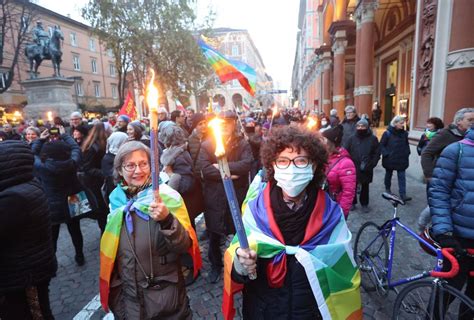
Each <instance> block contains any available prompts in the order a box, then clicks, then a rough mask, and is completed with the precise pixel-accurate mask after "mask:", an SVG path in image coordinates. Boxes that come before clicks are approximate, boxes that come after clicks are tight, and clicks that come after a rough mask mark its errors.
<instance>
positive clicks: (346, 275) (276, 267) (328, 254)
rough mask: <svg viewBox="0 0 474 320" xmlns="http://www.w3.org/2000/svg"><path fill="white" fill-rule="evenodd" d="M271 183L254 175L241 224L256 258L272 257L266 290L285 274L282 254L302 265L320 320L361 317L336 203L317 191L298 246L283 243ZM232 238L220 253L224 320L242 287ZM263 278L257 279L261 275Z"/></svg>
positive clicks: (352, 263) (356, 272) (232, 311)
mask: <svg viewBox="0 0 474 320" xmlns="http://www.w3.org/2000/svg"><path fill="white" fill-rule="evenodd" d="M270 187H271V186H270V184H269V183H268V184H267V183H263V182H261V177H260V176H259V175H257V177H256V179H255V180H254V182H253V183H252V184H251V186H250V188H249V191H248V193H247V198H246V199H245V201H244V204H243V211H244V214H243V222H244V226H245V231H246V233H247V236H248V240H249V244H250V247H251V248H252V249H253V250H255V251H256V252H257V256H258V257H261V258H273V261H272V262H271V263H270V264H269V266H268V268H267V270H266V271H267V273H268V274H267V279H268V281H269V285H270V287H281V286H282V285H283V283H284V279H285V275H286V255H295V257H296V259H297V260H298V261H299V263H301V265H302V266H303V267H304V270H305V273H306V276H307V277H308V280H309V283H310V285H311V290H312V292H313V295H314V297H315V300H316V302H317V304H318V309H319V311H320V313H321V315H322V317H323V319H325V320H326V319H334V320H342V319H347V320H356V319H362V305H361V297H360V288H359V287H360V272H359V270H358V268H357V265H356V263H355V261H354V260H353V255H352V248H351V237H352V235H351V233H350V231H349V229H348V228H347V225H346V222H345V219H344V215H343V214H342V210H341V208H340V207H339V205H338V204H337V203H335V202H334V201H332V200H331V199H330V197H329V196H328V195H327V194H326V193H325V192H324V191H323V190H319V193H318V197H317V202H316V205H315V208H314V211H313V214H312V215H311V218H310V220H309V223H308V225H307V227H306V230H305V236H304V239H303V242H302V243H301V244H300V245H299V246H288V245H285V244H284V240H283V237H282V234H281V232H280V230H279V228H278V226H277V224H276V222H275V218H274V215H273V211H272V208H271V204H270ZM238 247H239V243H238V239H237V237H234V240H233V241H232V243H231V245H230V246H229V248H228V249H227V250H226V252H225V255H224V292H223V302H222V312H223V314H224V318H225V319H226V320H230V319H233V318H234V316H235V309H234V297H233V296H234V294H235V293H237V292H239V291H241V290H242V288H243V285H242V284H239V283H236V282H234V281H233V280H232V279H231V272H232V265H233V261H234V259H235V258H236V257H235V250H236V249H237V248H238ZM260 276H263V275H257V277H260Z"/></svg>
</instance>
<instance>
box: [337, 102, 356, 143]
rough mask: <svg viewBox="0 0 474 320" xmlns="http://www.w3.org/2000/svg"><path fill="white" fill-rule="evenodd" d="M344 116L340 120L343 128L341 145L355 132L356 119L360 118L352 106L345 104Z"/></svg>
mask: <svg viewBox="0 0 474 320" xmlns="http://www.w3.org/2000/svg"><path fill="white" fill-rule="evenodd" d="M344 113H345V115H346V116H345V118H344V120H342V122H341V125H342V128H343V135H342V145H343V146H344V145H345V144H346V143H347V141H349V139H350V138H351V137H352V136H353V135H354V134H355V132H356V124H357V121H359V120H360V118H359V116H357V111H356V108H355V107H354V106H347V107H346V108H345V109H344Z"/></svg>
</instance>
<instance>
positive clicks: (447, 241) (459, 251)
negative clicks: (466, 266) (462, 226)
mask: <svg viewBox="0 0 474 320" xmlns="http://www.w3.org/2000/svg"><path fill="white" fill-rule="evenodd" d="M436 239H437V240H438V243H439V245H440V246H441V247H442V248H453V249H454V253H455V255H456V256H461V255H463V254H464V249H463V248H462V246H461V244H460V243H459V241H458V240H457V239H456V238H455V237H454V236H453V235H451V234H447V233H443V234H440V235H439V236H437V237H436Z"/></svg>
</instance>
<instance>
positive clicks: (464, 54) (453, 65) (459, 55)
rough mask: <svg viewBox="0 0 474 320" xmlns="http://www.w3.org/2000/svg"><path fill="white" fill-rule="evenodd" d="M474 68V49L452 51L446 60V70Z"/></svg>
mask: <svg viewBox="0 0 474 320" xmlns="http://www.w3.org/2000/svg"><path fill="white" fill-rule="evenodd" d="M473 67H474V48H466V49H462V50H456V51H451V52H449V53H448V56H447V58H446V70H455V69H463V68H473Z"/></svg>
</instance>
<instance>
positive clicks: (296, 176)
mask: <svg viewBox="0 0 474 320" xmlns="http://www.w3.org/2000/svg"><path fill="white" fill-rule="evenodd" d="M273 170H275V176H274V177H275V180H276V181H277V186H279V187H280V188H282V189H283V191H285V193H286V194H287V195H289V196H290V197H296V196H297V195H299V194H300V193H301V192H302V191H303V190H304V189H305V188H306V186H307V185H308V184H309V183H310V182H311V180H313V176H314V174H313V166H312V165H309V166H307V167H306V168H297V167H296V166H295V165H294V164H290V166H289V167H288V168H286V169H279V168H277V166H275V165H273Z"/></svg>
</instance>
